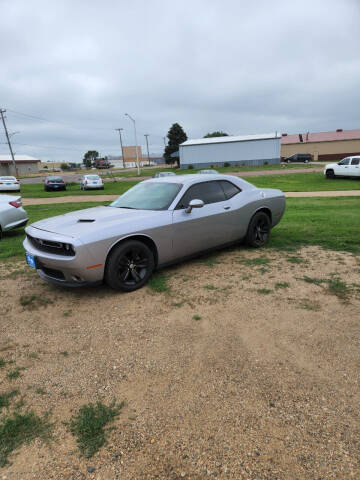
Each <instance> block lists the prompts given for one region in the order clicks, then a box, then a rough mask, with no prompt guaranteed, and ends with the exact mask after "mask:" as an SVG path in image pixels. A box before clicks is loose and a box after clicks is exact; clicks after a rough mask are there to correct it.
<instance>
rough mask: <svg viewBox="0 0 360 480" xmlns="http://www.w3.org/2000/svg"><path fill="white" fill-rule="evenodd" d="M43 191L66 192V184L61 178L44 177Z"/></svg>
mask: <svg viewBox="0 0 360 480" xmlns="http://www.w3.org/2000/svg"><path fill="white" fill-rule="evenodd" d="M44 190H45V191H46V192H50V191H54V190H66V184H65V182H64V179H63V178H62V177H55V176H51V177H46V178H45V181H44Z"/></svg>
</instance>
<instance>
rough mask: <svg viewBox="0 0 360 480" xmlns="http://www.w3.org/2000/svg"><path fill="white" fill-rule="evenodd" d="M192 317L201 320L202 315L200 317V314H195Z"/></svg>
mask: <svg viewBox="0 0 360 480" xmlns="http://www.w3.org/2000/svg"><path fill="white" fill-rule="evenodd" d="M192 318H193V320H196V321H199V320H201V317H200V315H193V317H192Z"/></svg>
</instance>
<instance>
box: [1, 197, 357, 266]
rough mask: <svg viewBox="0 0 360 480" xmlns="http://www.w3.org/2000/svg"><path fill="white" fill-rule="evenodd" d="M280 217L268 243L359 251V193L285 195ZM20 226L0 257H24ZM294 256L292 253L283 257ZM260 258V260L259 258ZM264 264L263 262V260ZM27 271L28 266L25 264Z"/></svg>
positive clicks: (43, 209) (43, 213)
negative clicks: (284, 203) (355, 194)
mask: <svg viewBox="0 0 360 480" xmlns="http://www.w3.org/2000/svg"><path fill="white" fill-rule="evenodd" d="M106 203H107V202H99V203H97V202H87V203H83V202H80V203H68V204H59V205H57V204H54V205H33V206H29V207H26V210H27V212H28V215H29V219H30V220H29V223H32V222H35V221H37V220H41V219H43V218H48V217H52V216H55V215H61V214H64V213H67V212H71V211H74V210H80V209H83V208H90V207H95V206H98V205H105V204H106ZM286 204H287V207H286V212H285V215H284V218H283V219H282V220H281V222H280V223H279V225H278V226H276V228H274V229H273V230H272V232H271V236H270V241H269V243H268V244H267V246H268V247H270V248H271V247H273V248H276V249H280V250H288V251H292V250H293V251H296V250H297V249H299V248H301V247H302V246H307V245H318V246H321V247H324V248H327V249H329V250H339V251H342V250H343V251H348V252H353V253H360V243H359V242H357V241H356V239H358V238H360V222H359V210H360V197H328V198H320V197H315V198H288V199H287V202H286ZM23 239H24V228H19V229H16V230H11V231H10V232H5V233H4V236H3V239H2V240H1V241H0V259H7V258H8V259H13V258H14V257H18V258H24V249H23V246H22V241H23ZM286 258H287V260H288V261H291V262H293V263H294V262H296V260H290V259H289V258H294V259H295V258H296V257H295V256H292V257H291V256H290V257H286ZM200 261H202V262H203V263H204V264H206V265H207V266H210V267H211V266H213V265H215V264H217V263H219V261H218V260H217V258H216V255H211V256H207V257H205V258H203V259H201V260H200ZM262 261H263V260H262ZM263 264H264V263H263ZM28 270H29V271H31V272H32V270H31V269H30V268H29V269H28Z"/></svg>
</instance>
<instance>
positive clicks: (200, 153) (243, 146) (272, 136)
mask: <svg viewBox="0 0 360 480" xmlns="http://www.w3.org/2000/svg"><path fill="white" fill-rule="evenodd" d="M280 140H281V134H280V133H267V134H260V135H242V136H237V137H230V136H229V137H213V138H200V139H198V140H187V141H186V142H184V143H182V144H181V145H180V146H179V154H180V168H188V167H189V165H192V166H193V167H194V168H209V167H211V166H213V167H216V166H218V167H220V166H223V165H224V163H229V164H230V165H239V166H244V165H264V164H265V165H266V164H269V165H270V164H277V163H280Z"/></svg>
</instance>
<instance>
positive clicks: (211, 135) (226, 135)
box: [203, 130, 229, 138]
mask: <svg viewBox="0 0 360 480" xmlns="http://www.w3.org/2000/svg"><path fill="white" fill-rule="evenodd" d="M228 136H229V134H228V133H225V132H222V131H221V130H220V131H216V132H212V133H207V134H206V135H204V137H203V138H212V137H228Z"/></svg>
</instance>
